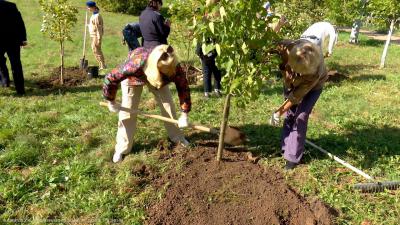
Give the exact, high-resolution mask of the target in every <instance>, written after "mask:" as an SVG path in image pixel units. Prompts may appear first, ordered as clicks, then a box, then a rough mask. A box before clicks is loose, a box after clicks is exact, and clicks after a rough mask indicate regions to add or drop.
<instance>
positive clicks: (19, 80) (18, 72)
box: [0, 45, 25, 94]
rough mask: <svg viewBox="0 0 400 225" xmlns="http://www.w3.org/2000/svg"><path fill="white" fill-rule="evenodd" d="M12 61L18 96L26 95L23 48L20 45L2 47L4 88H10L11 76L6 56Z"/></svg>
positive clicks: (0, 73) (0, 68)
mask: <svg viewBox="0 0 400 225" xmlns="http://www.w3.org/2000/svg"><path fill="white" fill-rule="evenodd" d="M6 53H7V56H8V59H9V60H10V64H11V70H12V75H13V78H14V85H15V89H16V91H17V93H18V94H24V93H25V86H24V75H23V71H22V64H21V58H20V57H21V47H20V46H18V45H8V46H0V77H1V85H2V86H3V87H8V86H10V76H9V73H8V68H7V65H6V58H5V56H4V55H5V54H6Z"/></svg>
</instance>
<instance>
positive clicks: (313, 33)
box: [300, 22, 337, 57]
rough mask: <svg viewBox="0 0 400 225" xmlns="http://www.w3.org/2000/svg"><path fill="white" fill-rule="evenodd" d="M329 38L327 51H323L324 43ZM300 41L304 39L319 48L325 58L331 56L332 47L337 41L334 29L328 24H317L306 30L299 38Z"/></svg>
mask: <svg viewBox="0 0 400 225" xmlns="http://www.w3.org/2000/svg"><path fill="white" fill-rule="evenodd" d="M328 37H329V44H328V50H327V51H326V50H324V48H325V45H324V43H325V41H326V39H327V38H328ZM300 39H306V40H309V41H311V42H312V43H314V44H316V45H318V46H320V47H321V50H322V53H323V54H324V56H325V57H329V56H331V55H332V52H333V46H334V45H335V43H336V40H337V33H336V30H335V27H334V26H333V25H332V24H330V23H328V22H317V23H314V24H313V25H311V26H310V27H309V28H307V30H306V31H304V33H303V34H302V35H301V36H300Z"/></svg>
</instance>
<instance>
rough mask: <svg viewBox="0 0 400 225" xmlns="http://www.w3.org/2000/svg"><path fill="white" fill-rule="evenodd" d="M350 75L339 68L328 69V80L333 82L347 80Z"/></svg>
mask: <svg viewBox="0 0 400 225" xmlns="http://www.w3.org/2000/svg"><path fill="white" fill-rule="evenodd" d="M347 79H349V77H348V76H347V75H344V74H342V73H340V72H338V71H337V70H330V71H328V80H327V81H328V82H333V83H339V82H341V81H343V80H347Z"/></svg>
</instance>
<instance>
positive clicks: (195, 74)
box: [182, 64, 202, 85]
mask: <svg viewBox="0 0 400 225" xmlns="http://www.w3.org/2000/svg"><path fill="white" fill-rule="evenodd" d="M182 67H183V71H184V72H185V73H186V78H187V79H188V82H189V84H190V85H192V84H197V83H198V81H199V79H200V77H202V72H201V70H199V69H197V68H195V67H194V66H192V65H189V64H182Z"/></svg>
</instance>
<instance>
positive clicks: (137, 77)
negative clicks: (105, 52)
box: [103, 45, 191, 163]
mask: <svg viewBox="0 0 400 225" xmlns="http://www.w3.org/2000/svg"><path fill="white" fill-rule="evenodd" d="M119 83H121V91H122V102H121V105H119V104H118V103H116V102H115V97H116V94H117V89H118V84H119ZM170 83H174V84H175V86H176V89H177V92H178V96H179V101H180V109H181V112H182V114H181V116H180V118H179V120H178V122H179V123H178V126H179V128H183V127H187V126H188V113H189V111H190V109H191V99H190V89H189V85H188V81H187V79H186V76H185V74H184V73H183V70H182V68H181V66H180V65H179V63H178V61H177V58H176V56H175V52H174V49H173V48H172V47H171V46H169V45H159V46H157V47H155V48H154V49H153V50H150V49H146V48H143V47H139V48H136V49H135V50H134V51H132V52H130V54H129V57H128V59H127V60H126V61H125V62H124V63H123V64H122V65H121V66H119V67H118V68H116V69H114V70H112V71H111V73H109V74H108V75H106V77H105V79H104V85H103V97H104V98H105V99H106V100H107V101H108V109H109V110H110V111H111V112H119V118H118V131H117V137H116V139H117V140H116V142H117V143H116V145H115V153H114V156H113V162H115V163H117V162H119V161H121V160H122V157H123V155H126V154H128V153H129V152H130V151H131V149H132V146H133V141H134V139H133V136H134V134H135V131H136V117H137V114H136V113H131V112H127V111H122V110H120V108H121V106H122V107H124V108H128V109H130V110H137V109H138V107H139V102H140V96H141V94H142V90H143V86H147V87H148V88H149V91H150V92H152V93H153V94H154V97H155V99H156V101H157V103H158V106H159V107H160V109H161V114H162V116H164V117H169V118H176V112H175V106H174V102H173V100H172V96H171V92H170V90H169V88H168V84H170ZM164 126H165V128H166V130H167V133H168V136H169V138H170V139H171V141H173V142H175V143H180V144H181V145H183V146H188V145H189V142H188V141H187V140H186V139H185V137H184V135H183V132H182V131H181V130H180V129H179V128H178V127H176V126H175V125H174V124H171V123H167V122H165V123H164Z"/></svg>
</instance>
